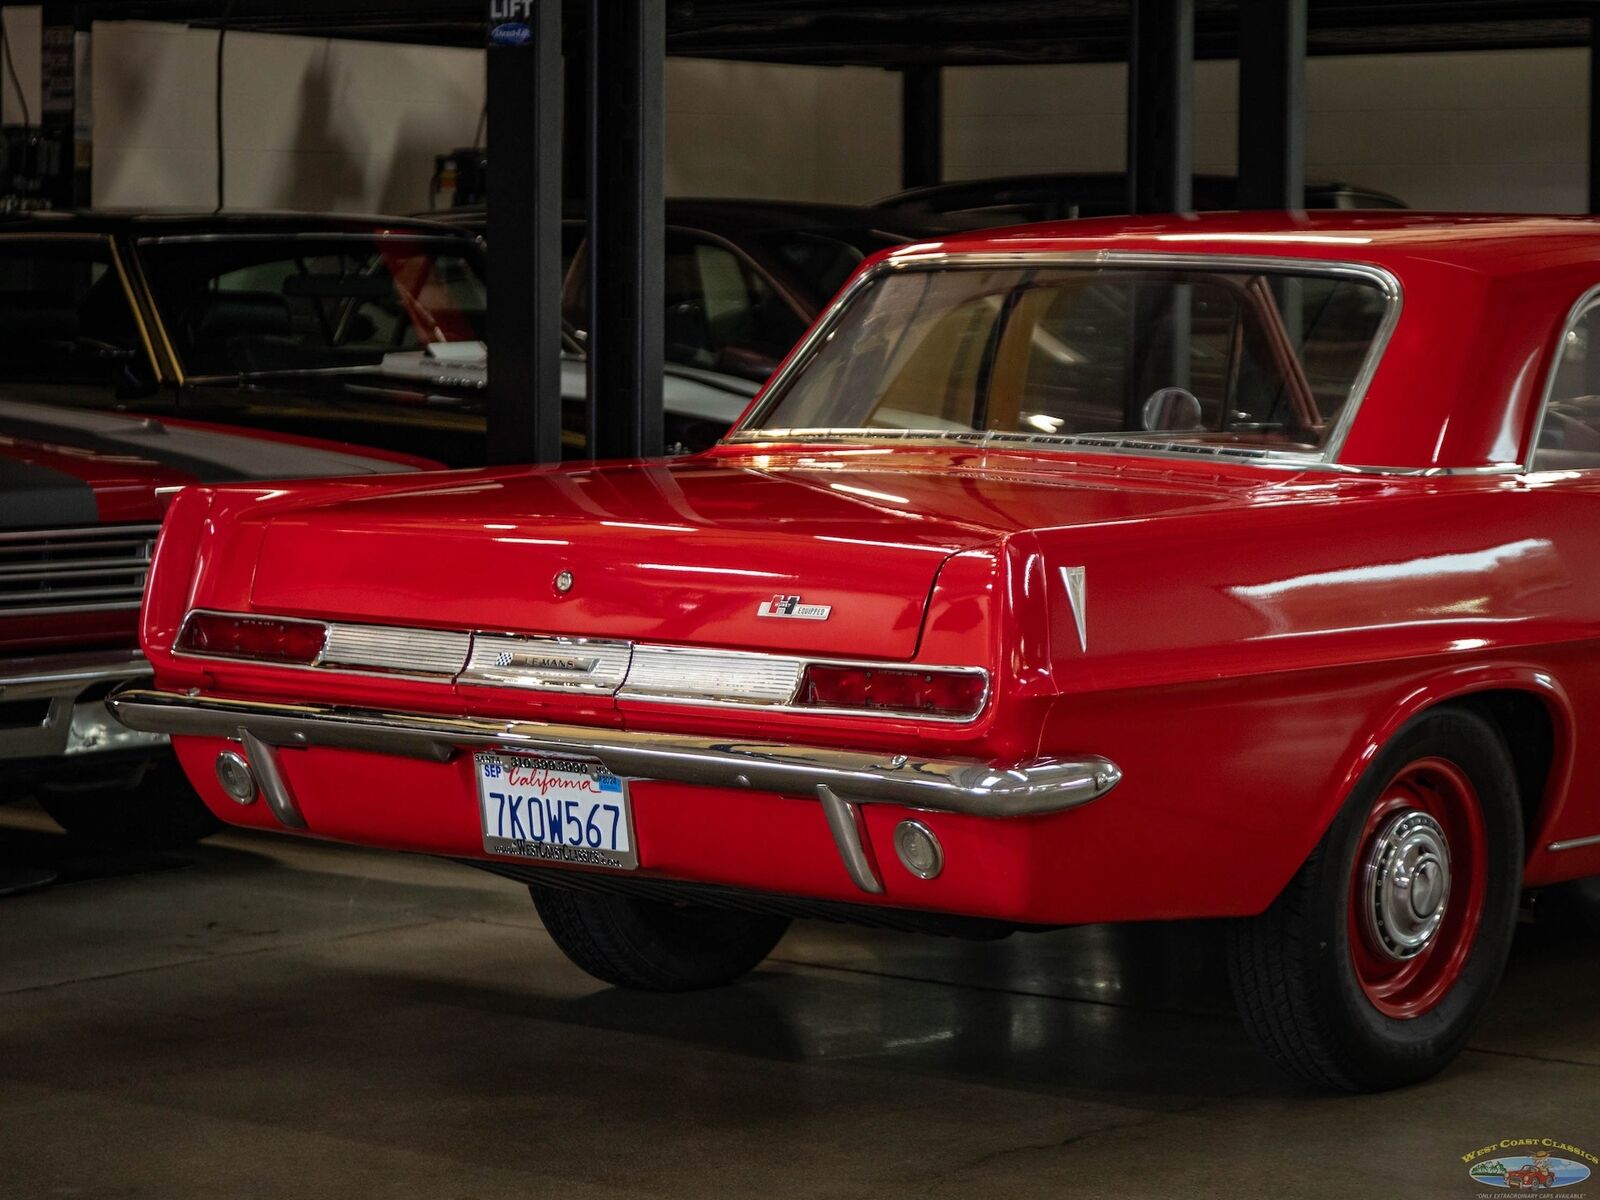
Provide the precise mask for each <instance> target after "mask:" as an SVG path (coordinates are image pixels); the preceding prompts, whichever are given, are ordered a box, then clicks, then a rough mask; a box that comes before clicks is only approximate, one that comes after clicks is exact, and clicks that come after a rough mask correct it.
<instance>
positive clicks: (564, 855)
mask: <svg viewBox="0 0 1600 1200" xmlns="http://www.w3.org/2000/svg"><path fill="white" fill-rule="evenodd" d="M473 764H474V771H475V773H476V775H477V780H478V811H479V814H480V815H481V816H482V818H483V848H484V849H485V850H487V851H488V852H489V853H490V854H503V855H507V856H510V857H513V858H526V859H532V860H535V861H539V862H558V863H572V864H574V865H576V866H585V867H620V868H622V869H623V870H632V869H633V868H635V867H637V866H638V865H639V852H638V849H637V847H636V846H635V845H634V841H633V811H632V809H631V808H630V807H629V806H628V783H627V780H625V779H620V778H618V777H617V776H616V775H613V774H612V773H611V772H610V771H608V770H606V768H605V767H603V766H601V765H600V764H599V763H597V762H594V761H593V760H587V759H577V758H546V757H542V756H523V755H512V754H478V755H475V756H474V757H473Z"/></svg>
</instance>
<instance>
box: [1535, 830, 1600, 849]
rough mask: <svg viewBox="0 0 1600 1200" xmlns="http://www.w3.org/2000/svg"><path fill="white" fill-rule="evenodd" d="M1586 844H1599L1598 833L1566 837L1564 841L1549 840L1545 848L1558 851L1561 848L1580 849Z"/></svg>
mask: <svg viewBox="0 0 1600 1200" xmlns="http://www.w3.org/2000/svg"><path fill="white" fill-rule="evenodd" d="M1586 846H1600V833H1595V834H1590V835H1589V836H1588V837H1580V838H1567V839H1566V840H1565V841H1560V842H1551V843H1550V844H1549V845H1548V846H1546V847H1545V849H1546V850H1549V851H1552V852H1554V853H1560V852H1561V851H1562V850H1582V849H1584V848H1585V847H1586Z"/></svg>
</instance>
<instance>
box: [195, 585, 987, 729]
mask: <svg viewBox="0 0 1600 1200" xmlns="http://www.w3.org/2000/svg"><path fill="white" fill-rule="evenodd" d="M197 615H205V616H220V617H255V618H260V619H262V620H273V621H298V622H300V623H302V624H306V625H321V626H322V627H323V629H324V631H325V633H324V640H323V649H322V651H321V653H320V654H319V655H318V656H317V659H316V661H314V662H309V663H291V662H272V661H270V660H267V659H253V658H235V657H233V656H231V655H224V654H205V653H201V652H199V651H195V650H179V649H176V648H174V649H173V651H172V653H173V654H174V655H175V656H176V657H179V658H195V659H200V660H203V661H206V662H230V663H238V664H240V665H242V666H250V667H268V668H272V669H278V670H289V671H328V670H332V671H338V672H341V673H343V674H351V675H373V676H378V677H381V678H384V679H413V680H417V681H419V682H423V683H451V682H454V683H456V684H460V685H464V686H487V687H512V688H523V689H528V690H532V691H560V692H580V691H581V692H590V693H595V694H605V695H615V696H616V697H617V698H618V699H620V700H631V701H643V702H648V703H652V704H684V705H698V706H706V707H717V708H789V709H791V710H792V711H796V712H806V713H812V714H815V715H818V716H840V717H867V718H869V719H874V720H911V721H918V722H927V723H935V724H947V725H965V724H970V723H971V722H973V721H975V720H977V719H978V717H980V716H981V715H982V714H983V710H984V708H985V707H986V706H987V705H988V703H989V694H990V691H991V688H992V683H991V681H990V678H989V672H988V671H987V670H986V669H985V668H983V667H967V666H961V667H953V666H943V665H939V664H935V663H918V662H905V661H901V660H897V659H840V658H812V657H804V658H802V657H799V656H794V655H777V654H764V653H761V652H759V651H744V650H721V649H715V648H702V647H697V646H663V645H652V644H636V643H632V642H627V641H622V640H614V639H605V638H582V637H565V636H560V635H555V634H509V633H506V634H502V633H482V632H475V633H466V632H459V631H449V630H435V629H419V628H414V627H411V626H400V625H355V624H349V623H345V622H336V621H318V620H316V619H314V618H306V617H286V616H279V615H277V614H273V613H236V612H226V611H223V610H220V609H210V608H194V609H190V610H189V612H188V613H186V614H185V615H184V618H183V620H184V626H185V627H186V626H187V625H188V623H189V621H190V620H191V619H192V618H194V617H195V616H197ZM182 640H183V631H182V630H181V629H180V631H179V633H178V638H177V641H178V642H179V643H181V642H182ZM519 651H520V652H523V653H526V654H528V655H530V656H532V657H534V658H538V657H539V656H541V655H543V656H547V657H565V658H571V659H572V660H573V663H572V666H571V667H570V668H566V669H563V668H561V667H559V666H541V665H540V664H539V663H537V662H534V663H529V664H525V665H518V664H517V663H516V662H515V661H511V662H507V663H504V664H502V663H500V662H498V659H499V658H500V656H501V655H503V654H516V653H518V652H519ZM391 664H392V665H391ZM812 664H816V665H818V666H829V667H864V668H868V669H871V670H883V671H920V672H926V673H930V674H945V675H951V674H959V675H981V676H983V695H982V697H981V698H980V700H979V702H978V705H977V707H976V708H975V709H974V710H973V711H972V712H971V713H966V714H962V715H959V716H944V715H936V714H932V713H921V712H908V711H905V710H901V709H887V708H825V707H821V706H814V705H799V704H795V703H794V701H795V699H796V694H797V693H798V691H799V687H800V682H801V680H802V678H803V677H804V674H805V668H806V667H807V666H810V665H812Z"/></svg>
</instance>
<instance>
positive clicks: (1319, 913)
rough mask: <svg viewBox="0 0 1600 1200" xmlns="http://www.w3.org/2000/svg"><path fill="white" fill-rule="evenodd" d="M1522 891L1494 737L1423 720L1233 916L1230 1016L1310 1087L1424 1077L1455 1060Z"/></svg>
mask: <svg viewBox="0 0 1600 1200" xmlns="http://www.w3.org/2000/svg"><path fill="white" fill-rule="evenodd" d="M1441 844H1442V846H1443V849H1444V851H1445V853H1444V854H1442V855H1441V854H1439V853H1438V850H1439V847H1440V845H1441ZM1521 882H1522V813H1521V808H1520V804H1519V802H1518V798H1517V784H1516V775H1515V772H1514V771H1513V769H1512V765H1511V759H1510V756H1509V754H1507V752H1506V748H1505V743H1504V742H1503V740H1502V739H1501V737H1500V734H1499V732H1498V731H1497V730H1496V729H1495V728H1494V727H1493V726H1492V725H1490V724H1489V723H1488V722H1487V721H1485V720H1484V719H1483V718H1482V717H1480V716H1478V715H1477V714H1475V713H1472V712H1469V711H1467V710H1465V709H1460V708H1454V707H1442V708H1437V709H1433V710H1430V711H1429V712H1426V713H1423V714H1422V715H1420V716H1418V717H1417V718H1415V719H1414V720H1412V721H1411V722H1410V723H1408V724H1407V725H1406V726H1405V727H1404V728H1402V729H1401V731H1400V732H1399V733H1398V734H1396V735H1395V737H1394V738H1393V740H1392V741H1390V743H1389V744H1388V745H1387V746H1385V747H1384V748H1383V750H1382V751H1381V752H1380V753H1379V754H1378V755H1377V757H1376V758H1375V759H1374V760H1373V762H1372V764H1371V765H1370V766H1369V767H1368V768H1367V771H1366V773H1365V774H1363V775H1362V777H1361V780H1360V782H1359V783H1358V784H1357V785H1356V787H1355V788H1354V789H1353V791H1352V792H1351V795H1350V797H1349V799H1348V800H1347V801H1346V803H1345V805H1344V807H1343V808H1342V809H1341V810H1340V811H1339V814H1338V816H1337V817H1335V819H1334V821H1333V824H1332V825H1331V826H1330V827H1329V829H1328V832H1327V833H1326V835H1324V837H1323V839H1322V841H1321V842H1320V843H1319V844H1318V845H1317V848H1316V849H1315V850H1314V851H1313V852H1312V854H1311V856H1310V857H1309V858H1308V859H1307V860H1306V862H1305V864H1304V865H1303V866H1302V867H1301V868H1300V870H1299V872H1298V873H1297V874H1296V875H1295V877H1294V879H1292V880H1291V881H1290V883H1289V885H1288V886H1287V887H1286V888H1284V890H1283V893H1282V894H1281V895H1280V896H1279V897H1278V898H1277V900H1276V901H1274V902H1273V904H1272V907H1271V908H1269V909H1268V910H1267V911H1266V912H1265V913H1263V914H1262V915H1261V916H1259V917H1255V918H1252V919H1249V920H1243V921H1237V922H1234V923H1233V925H1232V927H1231V928H1230V931H1229V936H1228V966H1229V975H1230V977H1231V979H1232V982H1233V991H1234V998H1235V1000H1236V1001H1237V1003H1238V1007H1239V1012H1240V1015H1241V1016H1242V1017H1243V1019H1244V1023H1245V1025H1246V1027H1247V1028H1248V1029H1249V1031H1250V1034H1251V1036H1252V1037H1253V1038H1254V1040H1255V1041H1256V1043H1257V1044H1258V1045H1259V1046H1260V1047H1261V1048H1262V1049H1263V1050H1264V1051H1265V1052H1266V1053H1267V1054H1268V1056H1270V1057H1271V1058H1272V1059H1273V1060H1274V1061H1275V1062H1277V1063H1278V1065H1279V1066H1281V1067H1283V1068H1284V1069H1285V1070H1287V1071H1288V1072H1290V1073H1291V1074H1293V1075H1297V1076H1299V1077H1301V1078H1303V1079H1306V1080H1308V1081H1310V1082H1312V1083H1315V1084H1318V1085H1320V1086H1323V1087H1329V1088H1340V1089H1344V1090H1347V1091H1376V1090H1379V1089H1383V1088H1391V1087H1398V1086H1400V1085H1402V1084H1406V1083H1412V1082H1415V1081H1416V1080H1419V1079H1425V1078H1427V1077H1428V1076H1430V1075H1433V1074H1435V1073H1436V1072H1438V1071H1440V1070H1442V1069H1443V1068H1444V1067H1445V1066H1446V1065H1447V1064H1448V1063H1449V1062H1450V1061H1451V1060H1452V1059H1453V1058H1454V1057H1455V1056H1456V1055H1457V1054H1458V1053H1459V1052H1460V1050H1461V1048H1462V1046H1464V1045H1465V1044H1466V1041H1467V1038H1468V1037H1469V1036H1470V1034H1471V1032H1472V1029H1473V1027H1474V1026H1475V1025H1476V1024H1477V1021H1478V1018H1479V1017H1480V1016H1481V1015H1482V1013H1483V1009H1484V1007H1485V1005H1486V1004H1487V1003H1488V1001H1489V998H1490V996H1491V995H1492V993H1493V991H1494V988H1495V986H1496V984H1497V983H1498V982H1499V980H1500V975H1501V973H1502V971H1503V970H1504V968H1505V962H1506V956H1507V954H1508V953H1509V951H1510V948H1511V939H1512V934H1513V931H1514V929H1515V926H1516V920H1517V910H1518V903H1519V897H1520V890H1521ZM1430 930H1431V932H1430Z"/></svg>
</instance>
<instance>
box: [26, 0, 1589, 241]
mask: <svg viewBox="0 0 1600 1200" xmlns="http://www.w3.org/2000/svg"><path fill="white" fill-rule="evenodd" d="M6 20H7V25H8V28H9V30H10V34H11V39H12V42H13V48H14V57H15V60H16V63H17V68H18V72H19V74H20V76H21V79H22V83H23V86H24V88H25V89H27V92H28V95H29V96H30V97H32V98H33V99H32V103H33V110H34V114H35V117H36V118H37V113H38V101H37V96H38V67H39V51H38V10H37V9H28V8H23V9H16V8H12V9H7V10H6ZM227 45H228V51H227V61H228V71H227V94H226V100H227V104H226V108H227V144H228V157H227V166H228V186H227V195H228V202H229V204H230V205H231V206H235V207H284V208H287V207H300V208H331V209H344V210H387V211H400V212H406V211H411V210H415V209H420V208H422V207H424V206H425V205H426V203H427V184H428V177H429V175H430V174H431V171H432V165H433V156H434V154H436V153H438V152H440V151H443V150H448V149H450V148H452V147H454V146H460V145H467V144H470V142H471V140H472V137H473V134H474V130H475V128H476V125H477V122H478V117H479V113H480V111H481V108H482V104H483V55H482V52H481V51H475V50H449V49H434V48H422V47H404V46H384V45H376V44H363V43H358V42H329V41H322V40H317V39H310V38H292V37H276V36H269V35H262V34H245V33H234V34H230V35H229V36H228V41H227ZM215 46H216V34H215V33H213V32H206V31H196V30H189V29H185V28H183V27H181V26H176V25H165V24H141V23H101V24H98V25H96V26H95V38H94V98H95V104H94V107H95V122H96V128H95V174H94V191H95V201H96V203H97V204H102V205H131V206H153V205H209V204H210V203H212V202H213V198H214V194H215V177H214V161H215V156H214V152H213V147H212V136H213V134H212V77H213V76H212V73H213V58H212V55H213V52H214V49H215ZM1587 71H1588V56H1587V53H1586V52H1585V51H1582V50H1530V51H1514V52H1494V53H1473V54H1420V55H1384V56H1370V57H1318V58H1314V59H1312V60H1311V61H1310V63H1309V65H1308V68H1307V95H1308V108H1309V114H1308V122H1307V124H1308V130H1307V143H1308V159H1309V162H1308V167H1309V170H1310V173H1312V174H1313V175H1317V176H1322V177H1338V178H1342V179H1346V180H1349V181H1351V182H1357V183H1364V184H1368V185H1370V186H1373V187H1378V188H1383V189H1385V190H1388V191H1392V192H1395V193H1396V194H1398V195H1399V196H1401V197H1402V198H1404V199H1405V200H1407V201H1409V202H1410V203H1412V204H1413V205H1415V206H1417V207H1426V208H1458V209H1505V210H1515V209H1522V210H1533V211H1539V210H1543V211H1578V210H1581V209H1582V207H1583V206H1584V203H1585V182H1584V181H1585V173H1586V166H1585V161H1586V159H1585V154H1586V150H1585V147H1586V140H1587V115H1586V112H1587V110H1586V105H1587V100H1586V88H1587ZM945 76H946V81H945V129H946V132H945V173H946V175H947V177H949V178H952V179H959V178H969V177H975V176H982V175H993V174H1010V173H1020V172H1028V171H1052V170H1062V171H1066V170H1102V171H1116V170H1120V169H1121V166H1122V156H1123V141H1124V137H1125V124H1126V117H1125V113H1126V104H1125V92H1126V83H1125V80H1126V72H1125V69H1124V68H1123V67H1122V66H1121V65H1120V64H1109V65H1101V64H1096V65H1085V66H1067V67H1058V66H1039V67H966V68H954V69H950V70H948V71H946V73H945ZM666 86H667V112H666V129H667V161H666V171H667V175H666V187H667V192H668V194H669V195H694V194H699V195H744V196H770V197H792V198H796V199H819V200H838V201H856V202H859V201H867V200H871V199H874V198H875V197H877V196H881V195H883V194H885V193H888V192H892V191H894V190H895V189H896V188H897V187H898V183H899V100H900V89H899V79H898V76H897V75H895V74H894V73H893V72H890V71H880V70H872V69H866V68H815V67H793V66H768V65H753V64H743V63H724V62H711V61H697V60H684V59H673V60H669V62H668V65H667V76H666ZM1195 92H1196V96H1195V99H1196V110H1197V112H1196V128H1195V137H1196V153H1195V162H1196V167H1197V169H1199V170H1201V171H1220V172H1230V171H1232V170H1233V168H1234V160H1235V146H1234V124H1235V110H1236V107H1237V71H1236V67H1235V64H1233V63H1231V62H1206V63H1201V64H1199V65H1198V67H1197V68H1196V88H1195ZM0 106H3V112H4V114H5V119H6V120H15V119H17V116H18V112H17V108H16V103H15V99H14V97H13V96H12V95H11V94H10V89H9V88H7V89H6V90H5V94H4V97H3V99H0ZM491 140H492V131H491Z"/></svg>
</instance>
